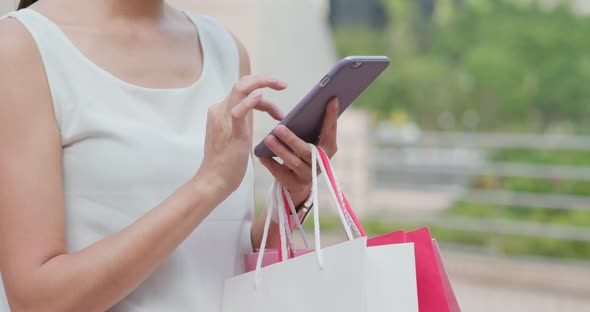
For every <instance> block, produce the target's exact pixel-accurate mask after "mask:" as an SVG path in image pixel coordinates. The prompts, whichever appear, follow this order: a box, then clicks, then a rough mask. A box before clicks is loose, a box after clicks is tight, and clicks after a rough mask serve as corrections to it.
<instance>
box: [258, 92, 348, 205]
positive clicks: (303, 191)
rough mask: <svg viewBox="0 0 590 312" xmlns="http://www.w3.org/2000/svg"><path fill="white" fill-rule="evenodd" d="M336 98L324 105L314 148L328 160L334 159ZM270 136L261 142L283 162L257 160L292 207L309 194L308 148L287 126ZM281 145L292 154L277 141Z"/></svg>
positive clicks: (281, 126)
mask: <svg viewBox="0 0 590 312" xmlns="http://www.w3.org/2000/svg"><path fill="white" fill-rule="evenodd" d="M338 110H339V108H338V99H337V98H333V99H332V100H330V102H328V107H327V109H326V115H325V117H324V124H323V126H322V131H321V134H320V139H319V142H318V146H319V147H321V148H322V149H323V150H324V151H325V152H326V154H328V157H330V158H331V157H332V156H334V154H336V151H337V150H338V145H337V142H336V131H337V130H336V129H337V120H338ZM274 134H275V136H276V137H275V136H273V135H269V136H268V137H266V138H265V139H264V143H265V144H266V146H268V148H269V149H270V150H271V151H273V152H274V153H275V154H276V155H277V156H278V157H279V158H281V160H282V161H283V163H282V164H281V163H279V162H277V161H276V160H275V159H273V158H260V162H261V163H262V165H264V166H265V167H266V168H267V169H268V170H269V171H270V173H271V174H272V175H273V176H274V177H275V179H277V181H278V182H279V183H281V184H282V185H284V186H285V187H286V188H287V190H288V191H289V193H290V194H291V197H292V199H293V202H294V203H295V205H298V204H299V203H302V202H303V201H304V200H305V199H306V198H307V197H308V196H309V193H310V191H311V178H312V176H311V149H310V147H309V145H308V144H307V143H306V142H305V141H303V140H301V139H300V138H298V137H297V136H296V135H295V134H294V133H293V132H291V130H289V129H288V128H287V127H285V126H283V125H280V126H278V127H277V128H276V129H275V130H274ZM277 137H278V139H280V140H281V141H283V142H285V144H286V145H288V146H289V147H290V148H291V149H292V150H293V151H290V150H289V149H287V148H286V147H285V146H283V145H282V144H281V142H279V140H278V139H277Z"/></svg>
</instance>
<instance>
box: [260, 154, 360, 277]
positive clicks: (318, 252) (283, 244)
mask: <svg viewBox="0 0 590 312" xmlns="http://www.w3.org/2000/svg"><path fill="white" fill-rule="evenodd" d="M309 146H310V148H311V158H312V159H311V172H312V173H313V174H312V190H311V192H312V197H313V203H314V209H312V210H313V211H312V213H313V227H314V236H315V252H316V256H317V260H318V265H319V267H320V269H322V270H323V269H324V257H323V254H322V250H321V236H320V219H319V210H320V205H319V200H318V177H317V174H316V172H317V166H318V163H319V165H320V169H321V170H322V172H324V173H325V172H326V166H324V163H323V161H321V155H320V152H319V150H318V147H316V146H315V145H313V144H309ZM318 160H320V161H318ZM324 177H325V180H326V183H328V185H330V184H331V181H330V179H329V177H327V174H324ZM277 185H278V182H277ZM329 189H331V190H332V192H331V194H332V198H333V200H334V204H335V208H336V210H337V211H338V215H339V217H340V220H341V222H342V225H343V226H344V228H345V231H346V233H347V236H348V239H349V240H352V239H353V237H352V234H351V233H350V228H349V227H350V224H348V222H347V220H346V217H345V216H344V211H346V210H345V209H342V206H340V204H339V200H338V197H337V196H336V192H335V191H334V190H333V189H332V188H331V187H330V188H329ZM273 193H274V192H273ZM273 206H274V205H268V207H267V214H266V220H265V222H264V231H263V233H262V242H261V246H260V251H259V254H258V259H257V261H256V270H255V273H254V287H255V288H257V287H258V285H259V284H260V270H261V269H262V259H264V252H265V249H266V243H267V240H268V231H269V228H270V220H271V215H272V212H273V208H275V207H276V209H279V211H278V215H279V232H280V240H281V246H280V250H281V252H282V253H283V254H287V242H286V232H285V209H281V208H280V207H279V206H282V205H281V203H280V201H279V205H277V206H275V207H273Z"/></svg>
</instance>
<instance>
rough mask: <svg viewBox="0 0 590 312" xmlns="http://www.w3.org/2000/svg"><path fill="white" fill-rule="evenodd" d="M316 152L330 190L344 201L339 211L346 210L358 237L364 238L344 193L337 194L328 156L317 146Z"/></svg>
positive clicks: (363, 232) (360, 226)
mask: <svg viewBox="0 0 590 312" xmlns="http://www.w3.org/2000/svg"><path fill="white" fill-rule="evenodd" d="M318 152H319V154H320V157H321V159H322V163H323V164H324V167H326V171H327V172H325V173H326V175H327V176H328V178H329V179H330V183H331V184H332V188H333V189H334V191H335V192H336V194H337V196H340V195H342V199H343V201H344V207H340V209H343V211H344V209H346V211H347V212H348V214H349V215H350V217H351V219H352V221H353V222H354V224H355V225H356V227H357V228H358V230H359V232H360V235H361V236H362V237H366V236H367V234H366V233H365V230H364V229H363V226H362V225H361V223H360V222H359V220H358V217H357V216H356V214H355V213H354V211H353V210H352V208H351V207H350V203H349V202H348V199H347V198H346V195H344V193H339V192H338V187H337V184H336V179H335V178H334V173H333V171H332V164H331V163H330V159H329V158H328V155H326V152H324V150H323V149H322V148H321V147H319V146H318Z"/></svg>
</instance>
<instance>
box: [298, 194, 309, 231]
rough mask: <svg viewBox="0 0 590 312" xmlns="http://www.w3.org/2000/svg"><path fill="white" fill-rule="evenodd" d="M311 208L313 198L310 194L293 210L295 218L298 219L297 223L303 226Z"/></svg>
mask: <svg viewBox="0 0 590 312" xmlns="http://www.w3.org/2000/svg"><path fill="white" fill-rule="evenodd" d="M312 208H313V196H311V194H310V195H309V196H308V197H307V199H306V200H305V201H303V203H301V204H300V205H299V206H297V208H295V211H296V212H297V217H298V218H299V222H300V223H301V224H303V222H305V219H307V215H308V214H309V212H310V211H311V209H312Z"/></svg>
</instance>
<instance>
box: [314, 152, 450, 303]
mask: <svg viewBox="0 0 590 312" xmlns="http://www.w3.org/2000/svg"><path fill="white" fill-rule="evenodd" d="M322 160H323V162H324V164H326V166H327V170H326V172H327V176H328V177H329V178H330V180H331V184H332V185H333V186H334V188H336V189H338V188H339V187H338V180H337V177H336V174H335V173H333V172H332V168H331V165H330V164H329V159H328V157H327V156H326V155H322ZM338 194H339V197H340V204H341V209H343V210H344V211H345V212H346V213H347V214H348V215H349V216H351V217H350V218H349V219H348V222H349V224H350V225H351V226H352V227H353V228H356V229H355V231H356V232H357V233H362V235H363V236H365V234H364V230H363V229H362V226H361V224H360V223H359V222H358V218H356V217H355V216H354V211H352V209H351V208H350V204H349V202H348V201H347V200H346V196H344V194H342V193H341V192H339V193H338ZM402 242H406V243H407V242H413V243H414V249H415V256H416V257H415V258H416V279H417V284H418V300H419V307H420V311H421V312H430V311H444V312H446V311H449V312H456V311H461V308H460V307H459V303H458V301H457V298H456V297H455V294H454V292H453V288H452V286H451V283H450V281H449V278H448V274H447V272H446V270H445V267H444V264H443V261H442V257H441V255H440V251H439V249H438V245H437V244H436V241H435V240H434V239H432V236H431V235H430V230H429V229H428V228H423V229H417V230H414V231H411V232H407V233H405V232H403V231H397V232H392V233H389V234H385V235H381V236H378V237H374V238H370V239H368V241H367V244H368V246H383V245H388V244H399V243H402Z"/></svg>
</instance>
